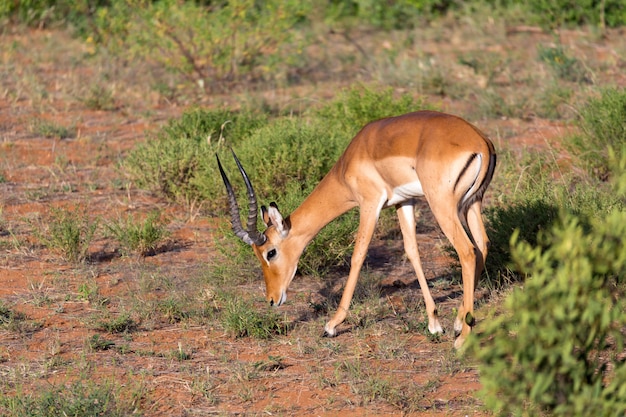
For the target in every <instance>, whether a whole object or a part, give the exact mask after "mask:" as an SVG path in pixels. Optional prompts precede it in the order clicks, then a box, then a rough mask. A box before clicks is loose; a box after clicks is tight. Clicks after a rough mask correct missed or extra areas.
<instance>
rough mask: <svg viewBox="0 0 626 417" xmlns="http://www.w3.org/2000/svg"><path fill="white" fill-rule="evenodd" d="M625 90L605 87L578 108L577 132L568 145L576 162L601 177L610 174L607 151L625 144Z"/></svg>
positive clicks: (620, 147)
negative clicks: (578, 130)
mask: <svg viewBox="0 0 626 417" xmlns="http://www.w3.org/2000/svg"><path fill="white" fill-rule="evenodd" d="M624 120H626V90H625V89H623V88H604V89H602V90H600V92H599V95H598V96H596V97H594V98H592V99H590V100H588V101H587V102H586V103H585V105H584V106H581V108H580V117H579V119H578V120H577V124H578V126H579V128H580V133H579V134H575V135H572V136H571V137H569V138H568V139H569V140H568V142H567V145H568V146H569V149H570V151H571V152H572V153H573V154H574V156H575V158H576V159H577V160H578V162H579V163H580V164H581V165H582V166H583V167H585V168H586V169H587V170H588V171H589V172H590V173H591V174H592V175H594V176H595V177H597V178H599V179H600V180H607V179H608V178H610V177H611V169H610V168H611V167H610V158H609V155H610V153H611V152H612V151H614V152H617V153H620V152H621V150H622V149H623V148H624V147H626V124H625V123H624Z"/></svg>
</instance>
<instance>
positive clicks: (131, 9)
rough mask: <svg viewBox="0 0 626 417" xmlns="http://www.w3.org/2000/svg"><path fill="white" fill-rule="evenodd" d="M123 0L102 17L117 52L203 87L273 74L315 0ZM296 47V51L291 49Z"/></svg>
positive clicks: (101, 29)
mask: <svg viewBox="0 0 626 417" xmlns="http://www.w3.org/2000/svg"><path fill="white" fill-rule="evenodd" d="M137 6H138V5H137V1H135V0H118V1H115V2H112V4H111V6H110V7H106V8H104V7H103V8H101V9H99V10H98V12H97V13H96V18H95V19H94V24H95V27H96V28H97V34H98V36H97V40H98V41H99V42H100V43H102V44H104V45H105V46H107V47H108V48H109V49H110V50H112V51H113V52H115V53H117V54H119V55H121V56H124V57H131V58H140V59H143V60H146V61H148V62H151V63H154V64H157V65H158V66H159V67H162V68H166V69H168V70H170V71H171V72H175V73H179V74H180V75H182V76H183V77H185V78H186V79H187V80H189V81H190V82H192V83H193V84H196V85H198V86H199V87H200V88H201V89H206V90H208V91H214V90H220V91H227V90H228V88H229V87H230V86H231V85H232V83H233V82H237V81H241V80H258V79H271V78H272V77H274V74H275V73H276V72H279V71H278V70H279V69H280V68H281V67H280V66H279V65H278V63H280V64H283V65H284V64H285V63H288V62H289V60H290V59H292V58H291V56H293V55H297V53H298V52H297V51H298V49H297V44H296V41H295V40H294V38H293V36H292V35H293V33H294V32H293V30H291V29H292V28H293V27H294V26H295V25H296V24H297V23H299V22H300V21H301V20H303V19H304V17H305V16H306V15H307V14H308V13H307V10H308V7H309V3H308V2H300V1H293V0H292V1H279V0H271V1H265V2H257V1H255V0H236V1H228V2H210V4H208V5H206V6H205V5H203V4H201V3H199V2H195V1H185V2H181V1H177V0H164V1H158V2H140V4H139V6H140V7H137ZM285 49H289V53H285V52H283V51H284V50H285Z"/></svg>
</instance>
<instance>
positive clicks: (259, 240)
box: [215, 149, 267, 246]
mask: <svg viewBox="0 0 626 417" xmlns="http://www.w3.org/2000/svg"><path fill="white" fill-rule="evenodd" d="M231 152H232V153H233V157H234V158H235V163H236V164H237V167H238V168H239V172H241V176H242V177H243V181H244V183H245V184H246V189H247V190H248V221H247V224H246V226H247V227H246V230H244V228H243V225H242V223H241V217H240V214H239V205H237V197H236V196H235V192H234V190H233V187H232V185H231V184H230V181H229V180H228V177H227V176H226V173H225V172H224V168H223V167H222V163H221V162H220V158H219V157H218V156H217V154H215V158H217V166H218V168H219V170H220V175H221V176H222V180H223V181H224V185H225V186H226V192H227V193H228V204H229V206H230V217H231V223H232V227H233V232H235V235H236V236H237V237H238V238H240V239H241V240H243V241H244V242H245V243H247V244H248V245H252V244H255V245H257V246H260V245H262V244H264V243H265V241H266V239H267V238H266V237H265V235H264V234H263V233H260V232H259V230H258V229H257V227H256V224H257V216H258V205H257V200H256V194H255V193H254V189H253V188H252V183H251V182H250V178H248V174H246V171H245V170H244V169H243V166H242V165H241V162H239V158H237V155H235V152H234V151H233V150H232V149H231Z"/></svg>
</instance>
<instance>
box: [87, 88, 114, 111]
mask: <svg viewBox="0 0 626 417" xmlns="http://www.w3.org/2000/svg"><path fill="white" fill-rule="evenodd" d="M82 101H83V103H84V104H85V106H86V107H87V108H88V109H91V110H115V108H116V106H115V98H114V97H113V92H112V91H111V90H110V89H109V88H106V87H103V86H101V85H94V86H92V87H91V88H90V89H89V92H88V94H87V96H86V97H84V98H83V99H82Z"/></svg>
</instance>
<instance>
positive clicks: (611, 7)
mask: <svg viewBox="0 0 626 417" xmlns="http://www.w3.org/2000/svg"><path fill="white" fill-rule="evenodd" d="M526 7H527V8H528V10H529V11H530V12H531V15H532V17H533V20H535V21H536V22H537V23H539V24H541V25H542V26H544V27H547V28H558V27H562V26H580V25H585V24H590V25H600V26H603V25H606V26H608V27H618V26H622V25H624V24H626V8H625V7H624V4H623V2H622V1H621V0H529V1H528V2H526Z"/></svg>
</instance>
